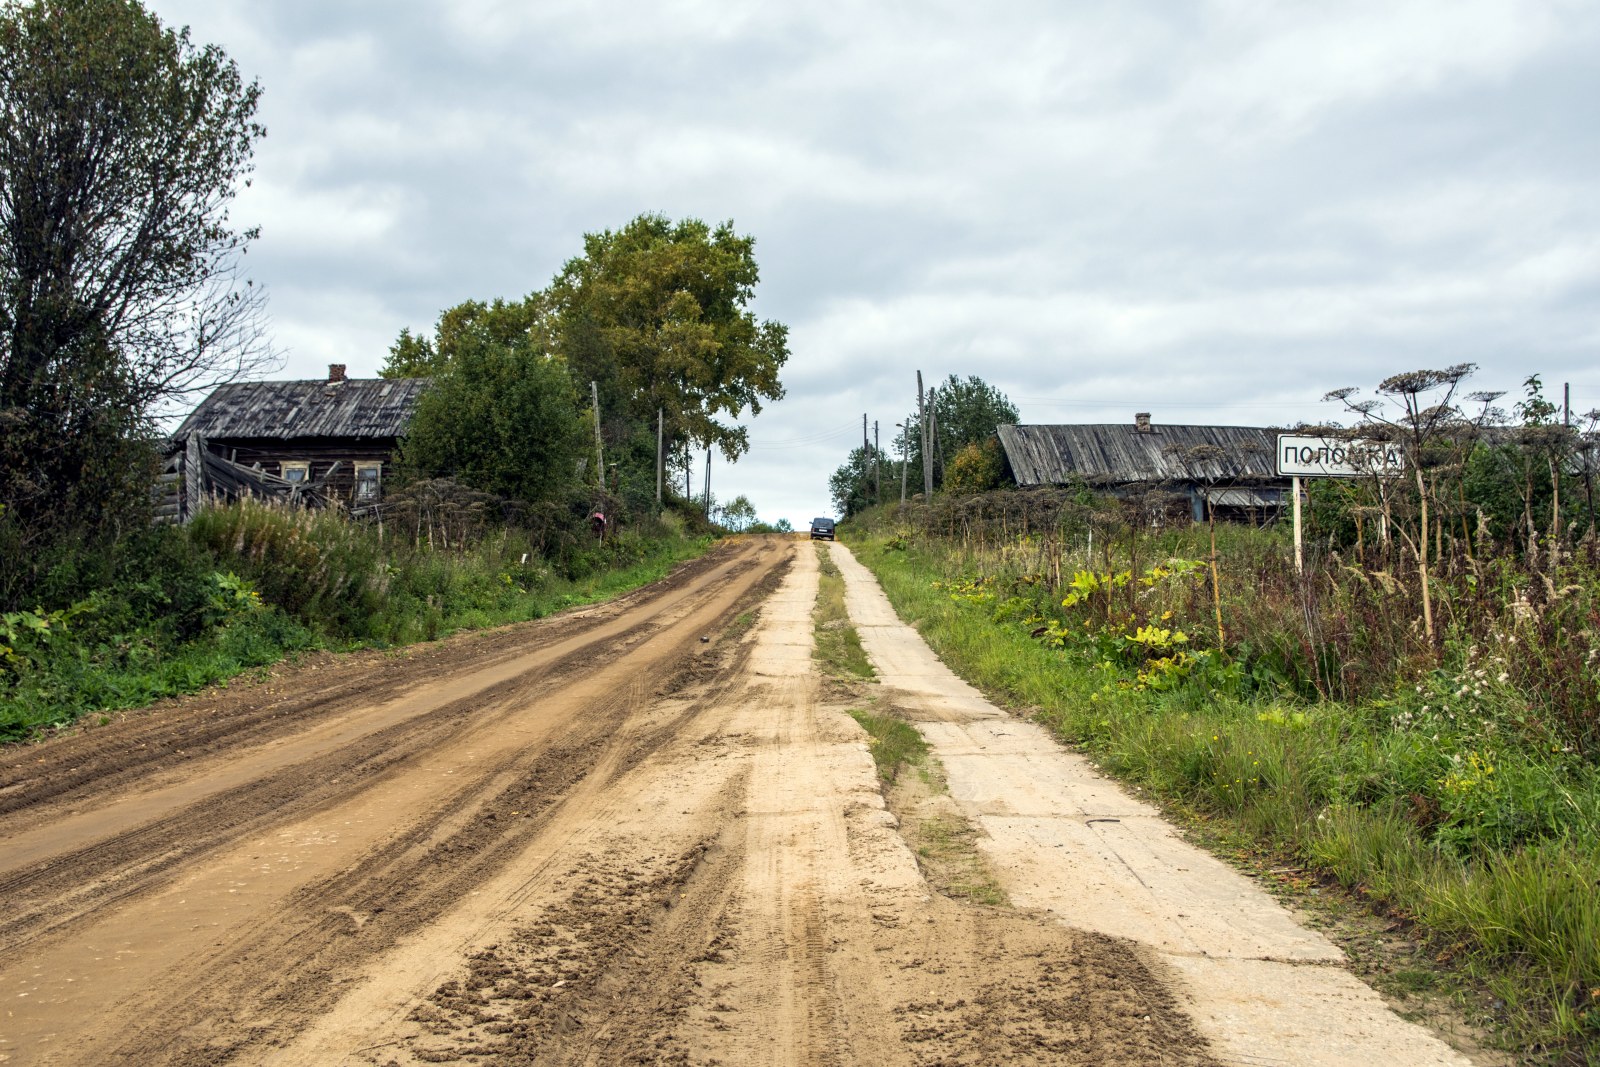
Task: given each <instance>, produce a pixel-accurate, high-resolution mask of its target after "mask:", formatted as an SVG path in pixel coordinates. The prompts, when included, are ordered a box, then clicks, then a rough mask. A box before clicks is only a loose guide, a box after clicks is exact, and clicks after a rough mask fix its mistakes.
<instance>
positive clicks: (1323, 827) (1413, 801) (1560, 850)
mask: <svg viewBox="0 0 1600 1067" xmlns="http://www.w3.org/2000/svg"><path fill="white" fill-rule="evenodd" d="M845 532H846V536H847V537H849V539H850V542H851V545H852V548H853V549H854V550H855V551H856V553H857V555H858V557H859V558H860V559H861V560H862V561H863V562H864V563H865V564H866V565H867V566H869V567H870V568H871V569H872V570H873V571H874V573H875V574H876V575H877V576H878V578H879V580H880V582H881V583H882V585H883V587H884V589H885V591H886V592H887V593H888V595H889V597H890V599H891V601H893V603H894V604H895V606H896V609H897V610H898V611H899V612H900V614H901V616H902V617H903V618H905V619H906V620H907V621H909V622H912V623H914V624H915V625H916V626H917V628H918V629H919V630H920V631H921V632H922V634H923V635H924V636H925V637H926V638H927V640H928V641H929V643H930V644H931V645H932V646H933V647H934V648H935V650H936V651H938V652H939V654H940V655H941V657H943V658H945V659H946V661H947V662H949V663H950V664H951V666H952V667H953V668H954V669H956V670H957V671H958V672H959V673H961V674H962V675H963V676H964V677H966V678H967V679H968V680H969V681H972V682H973V683H974V684H976V685H979V686H980V687H982V688H984V689H985V690H986V691H988V692H989V693H991V694H992V695H994V696H996V697H998V698H999V699H1000V700H1001V701H1002V702H1004V703H1006V704H1008V705H1010V706H1012V707H1014V708H1019V709H1026V710H1028V711H1030V712H1032V713H1033V714H1035V715H1036V716H1037V717H1038V718H1039V719H1040V720H1041V721H1043V722H1045V723H1046V724H1048V725H1049V726H1050V727H1052V728H1053V729H1054V730H1055V731H1056V732H1057V733H1058V734H1059V735H1060V736H1061V737H1063V738H1064V739H1066V740H1068V741H1071V742H1073V743H1075V744H1078V745H1080V746H1082V747H1084V748H1085V749H1087V750H1088V751H1090V752H1091V753H1093V754H1094V755H1095V757H1096V759H1097V760H1098V762H1100V764H1101V765H1102V766H1103V767H1105V768H1106V769H1107V770H1108V771H1110V772H1112V773H1115V774H1117V775H1119V776H1122V777H1124V778H1126V779H1128V780H1130V781H1134V782H1138V783H1140V784H1141V785H1143V786H1145V787H1147V788H1149V789H1151V790H1152V791H1154V792H1155V793H1157V794H1159V795H1160V796H1162V797H1165V798H1166V799H1167V800H1168V801H1169V802H1171V803H1174V804H1176V805H1177V806H1178V807H1180V808H1181V809H1184V810H1187V811H1190V812H1192V813H1195V814H1196V815H1197V816H1198V817H1200V818H1203V819H1205V820H1207V821H1208V822H1209V823H1211V824H1212V825H1213V826H1215V827H1220V828H1226V832H1228V833H1231V834H1234V835H1238V836H1239V837H1240V838H1241V839H1244V840H1248V841H1251V842H1254V843H1255V844H1256V846H1258V847H1260V848H1263V849H1266V850H1269V851H1270V852H1272V853H1275V854H1279V855H1292V856H1295V857H1298V860H1297V862H1300V863H1303V864H1305V865H1307V866H1308V867H1310V868H1312V869H1315V870H1319V871H1321V872H1324V873H1325V874H1326V875H1327V876H1329V877H1332V878H1336V879H1337V880H1339V881H1340V882H1342V883H1343V884H1345V885H1347V886H1349V887H1351V888H1352V889H1354V890H1356V891H1358V892H1359V893H1361V894H1363V895H1365V896H1366V897H1368V898H1369V899H1371V900H1372V901H1374V902H1375V903H1377V904H1379V905H1381V906H1382V907H1384V908H1387V909H1389V910H1390V911H1391V912H1393V913H1395V914H1398V915H1402V916H1405V917H1407V918H1410V919H1413V920H1415V921H1416V922H1417V923H1418V924H1420V927H1421V929H1423V930H1424V931H1427V932H1429V933H1430V934H1431V935H1432V936H1433V937H1434V938H1435V939H1436V940H1437V943H1438V944H1440V945H1449V946H1462V947H1461V948H1460V951H1461V952H1462V953H1463V954H1464V956H1463V958H1464V960H1465V966H1466V967H1467V968H1468V970H1469V971H1470V972H1471V973H1473V974H1476V975H1478V976H1480V977H1482V978H1484V979H1485V980H1486V981H1489V982H1491V983H1492V984H1493V985H1494V986H1495V988H1496V989H1497V991H1498V993H1499V995H1500V998H1501V999H1502V1000H1503V1001H1504V1002H1505V1005H1506V1006H1505V1008H1504V1010H1503V1012H1502V1014H1501V1017H1500V1018H1499V1019H1498V1020H1497V1024H1498V1025H1500V1026H1502V1027H1504V1028H1505V1032H1506V1033H1507V1034H1508V1035H1509V1037H1508V1040H1512V1041H1515V1042H1518V1043H1520V1046H1521V1047H1522V1049H1523V1051H1524V1052H1525V1053H1527V1054H1528V1055H1529V1056H1530V1057H1533V1058H1541V1057H1542V1058H1544V1059H1547V1060H1548V1061H1550V1062H1556V1061H1560V1060H1563V1059H1570V1060H1573V1061H1574V1062H1594V1061H1595V1060H1596V1059H1597V1057H1600V1053H1597V1051H1596V1049H1597V1048H1600V936H1597V934H1600V925H1597V924H1600V892H1597V891H1596V888H1595V887H1596V886H1600V769H1597V768H1596V766H1595V764H1594V763H1593V762H1592V761H1590V760H1588V759H1586V758H1585V757H1584V755H1583V753H1582V752H1580V751H1577V750H1576V748H1575V747H1574V746H1573V745H1571V744H1570V743H1563V742H1562V741H1561V740H1560V739H1559V737H1556V736H1553V735H1552V734H1551V732H1550V731H1549V730H1548V729H1546V728H1545V726H1544V725H1543V724H1541V723H1538V722H1532V723H1530V717H1529V715H1528V714H1527V709H1528V708H1529V707H1530V706H1533V705H1536V703H1537V701H1536V700H1533V699H1529V695H1528V694H1527V693H1526V692H1525V691H1523V690H1522V689H1520V688H1519V687H1518V685H1517V684H1516V681H1515V679H1514V678H1513V677H1511V675H1510V672H1509V671H1502V672H1499V673H1503V674H1506V675H1507V677H1506V678H1505V679H1500V677H1499V674H1495V675H1490V674H1489V673H1488V672H1487V670H1485V669H1484V668H1482V667H1477V666H1471V664H1472V662H1474V661H1472V660H1471V659H1469V658H1467V656H1466V653H1465V651H1462V652H1461V653H1459V658H1458V659H1457V661H1456V662H1455V663H1453V664H1452V665H1451V666H1449V667H1444V666H1437V667H1430V668H1428V669H1427V670H1426V671H1424V673H1423V675H1422V676H1421V679H1420V680H1418V678H1417V676H1415V675H1410V676H1408V675H1406V674H1404V673H1403V672H1400V671H1398V670H1397V671H1396V672H1395V673H1394V674H1392V675H1391V676H1390V680H1389V685H1388V686H1387V688H1386V689H1384V690H1381V691H1380V692H1381V695H1374V696H1371V697H1369V698H1366V699H1358V700H1353V701H1336V700H1333V699H1328V698H1323V697H1320V696H1319V695H1318V690H1317V686H1316V685H1315V684H1314V676H1315V671H1316V670H1317V669H1319V668H1315V667H1312V666H1311V664H1312V663H1313V660H1311V659H1308V658H1306V656H1305V650H1304V647H1303V646H1304V645H1308V644H1310V642H1309V641H1306V640H1304V639H1303V638H1302V639H1301V640H1300V641H1298V642H1296V641H1290V640H1288V639H1287V638H1280V639H1279V640H1281V641H1282V647H1280V648H1278V649H1276V651H1274V652H1270V653H1269V652H1268V651H1266V650H1264V649H1262V648H1261V647H1257V648H1255V649H1253V650H1250V651H1249V652H1248V654H1247V655H1239V656H1236V657H1233V658H1230V657H1228V656H1216V657H1213V658H1212V659H1210V660H1209V661H1207V660H1204V659H1200V660H1197V661H1196V662H1195V664H1194V665H1192V666H1191V668H1190V669H1189V670H1188V672H1187V673H1186V674H1185V675H1184V676H1183V677H1181V678H1179V679H1177V681H1176V682H1175V683H1174V684H1171V685H1165V684H1160V683H1162V678H1161V677H1159V676H1157V677H1155V678H1152V675H1151V666H1150V665H1151V663H1152V662H1153V660H1152V659H1151V658H1150V652H1149V650H1148V649H1147V648H1146V647H1145V646H1143V645H1139V644H1137V643H1134V644H1135V648H1134V651H1133V653H1131V654H1130V653H1129V652H1128V651H1127V650H1126V649H1123V648H1121V647H1119V646H1117V644H1116V643H1115V641H1112V642H1110V643H1109V644H1108V643H1107V640H1106V639H1105V636H1104V632H1103V628H1102V627H1101V626H1100V625H1098V624H1097V625H1094V626H1091V627H1089V629H1090V630H1091V631H1093V632H1094V633H1095V634H1098V636H1097V637H1093V636H1091V637H1083V636H1079V634H1078V633H1077V632H1076V631H1078V630H1082V629H1083V627H1082V626H1081V613H1082V611H1083V610H1084V609H1085V604H1078V605H1074V606H1073V607H1072V608H1070V609H1063V608H1062V607H1061V606H1060V604H1059V601H1060V600H1061V599H1064V597H1063V596H1062V595H1061V590H1060V589H1056V590H1055V591H1053V592H1041V590H1048V589H1049V587H1050V585H1051V583H1050V582H1048V581H1046V580H1045V579H1044V578H1043V577H1042V576H1041V573H1040V571H1039V570H1037V569H1035V568H1036V566H1037V563H1038V561H1039V559H1041V558H1045V557H1042V556H1041V554H1040V553H1039V552H1038V551H1037V549H1036V547H1035V548H1028V547H1023V548H1022V549H1021V550H1018V549H1017V548H1016V547H1012V548H1011V549H1009V550H1008V551H1000V550H999V549H996V550H994V551H992V552H988V553H980V552H978V551H976V550H975V548H974V546H973V545H972V544H971V543H970V542H969V543H967V544H962V543H961V542H960V541H958V540H954V539H942V538H930V537H926V536H922V537H918V536H914V535H908V534H907V533H906V532H905V531H900V532H898V533H895V532H893V531H874V532H870V533H867V532H864V531H863V530H862V529H861V527H860V526H857V527H856V528H855V529H849V528H847V529H846V531H845ZM1224 541H1225V542H1227V543H1225V544H1224V545H1223V555H1224V558H1223V561H1222V571H1223V575H1224V582H1225V583H1226V582H1228V581H1229V580H1230V578H1231V581H1232V583H1233V585H1234V589H1233V590H1232V591H1231V592H1230V593H1229V595H1228V596H1227V597H1226V598H1225V610H1224V622H1225V625H1226V626H1227V627H1228V629H1229V630H1230V633H1232V634H1237V635H1239V636H1238V638H1237V639H1238V640H1240V641H1241V642H1243V641H1247V640H1252V639H1254V640H1256V641H1263V642H1264V641H1266V640H1272V638H1271V636H1270V635H1271V634H1272V633H1274V632H1276V633H1280V634H1288V633H1292V620H1291V621H1289V622H1286V621H1285V620H1284V619H1283V618H1282V617H1281V616H1274V617H1272V619H1271V621H1270V623H1268V624H1266V625H1257V626H1256V627H1255V629H1254V630H1252V628H1251V624H1250V623H1249V621H1248V619H1247V618H1246V616H1247V613H1249V612H1252V611H1253V612H1257V613H1259V614H1261V615H1263V616H1266V615H1268V614H1269V612H1268V608H1267V607H1266V606H1264V605H1263V604H1262V603H1260V601H1261V599H1262V598H1263V597H1268V596H1270V591H1271V588H1272V584H1273V583H1274V582H1275V581H1277V579H1276V578H1274V577H1273V574H1272V572H1271V570H1270V568H1267V569H1266V574H1265V576H1264V577H1263V576H1262V575H1261V573H1260V572H1254V573H1253V572H1252V571H1251V570H1250V569H1249V564H1248V563H1247V562H1241V561H1249V560H1251V559H1252V555H1254V557H1255V559H1256V562H1257V563H1258V564H1259V563H1260V561H1261V560H1263V559H1270V558H1271V557H1272V555H1273V554H1274V551H1275V548H1274V546H1275V544H1276V543H1277V542H1276V540H1275V535H1274V534H1272V533H1270V532H1262V531H1250V530H1232V531H1228V533H1227V534H1226V535H1225V537H1224ZM1156 547H1157V546H1153V545H1152V546H1147V549H1152V550H1153V549H1155V548H1156ZM1160 547H1161V549H1162V550H1167V549H1172V548H1178V549H1180V550H1182V549H1184V548H1185V546H1184V545H1182V544H1175V543H1172V542H1168V543H1166V544H1165V545H1163V546H1160ZM1187 547H1188V548H1190V549H1191V550H1192V549H1193V547H1195V546H1193V545H1192V544H1191V545H1189V546H1187ZM1161 556H1162V551H1151V552H1150V554H1148V555H1147V556H1146V559H1147V560H1159V559H1160V558H1161ZM980 557H982V558H980ZM1083 562H1084V563H1087V562H1088V560H1084V561H1083ZM1073 563H1074V561H1073V560H1072V558H1071V554H1070V552H1069V553H1068V559H1067V566H1066V567H1065V568H1064V570H1065V574H1067V575H1070V574H1071V573H1072V572H1073ZM1191 582H1192V583H1193V586H1194V587H1198V589H1199V592H1200V593H1202V594H1203V593H1206V592H1207V590H1206V589H1205V587H1204V585H1203V577H1202V578H1200V579H1192V578H1191V579H1184V580H1180V581H1178V582H1176V583H1174V582H1170V581H1166V580H1162V581H1158V582H1156V583H1154V584H1152V585H1149V586H1143V587H1139V586H1137V585H1136V584H1135V583H1134V582H1130V583H1129V585H1131V586H1134V588H1135V590H1136V591H1135V592H1134V593H1133V594H1132V595H1133V597H1134V599H1133V601H1132V605H1133V608H1134V611H1135V613H1136V615H1137V616H1138V617H1139V618H1140V619H1141V620H1144V621H1145V622H1149V620H1152V619H1154V620H1160V619H1161V617H1162V616H1163V615H1164V614H1165V613H1166V612H1168V611H1172V612H1174V614H1173V615H1172V616H1171V617H1170V618H1168V619H1167V620H1166V622H1164V623H1159V625H1161V626H1165V627H1168V628H1177V627H1179V626H1186V627H1187V628H1188V629H1189V630H1191V631H1192V633H1193V634H1194V642H1193V643H1194V644H1195V645H1203V644H1204V643H1205V640H1206V637H1205V634H1206V627H1205V625H1204V620H1205V618H1206V616H1207V615H1209V614H1210V611H1209V608H1210V604H1209V598H1208V597H1207V596H1195V595H1194V592H1195V590H1194V588H1191V586H1190V585H1189V584H1187V583H1191ZM1128 588H1129V586H1123V587H1120V588H1118V589H1115V590H1113V591H1112V595H1114V596H1121V594H1122V593H1123V592H1124V591H1125V590H1126V589H1128ZM1224 588H1226V586H1225V587H1224ZM1190 598H1192V599H1193V600H1194V601H1195V605H1198V604H1204V605H1205V607H1206V609H1207V610H1206V611H1205V612H1199V611H1198V610H1197V608H1196V606H1195V605H1187V606H1186V601H1187V600H1188V599H1190ZM1046 601H1054V602H1055V604H1056V607H1055V609H1054V610H1055V612H1056V614H1055V615H1054V616H1050V615H1049V614H1048V610H1047V608H1048V605H1047V604H1046V603H1045V602H1046ZM1124 606H1126V605H1124ZM1087 608H1088V610H1090V611H1093V610H1095V606H1094V604H1093V603H1092V602H1089V603H1088V604H1087ZM1186 611H1187V612H1190V613H1191V614H1190V615H1188V616H1185V615H1184V614H1183V613H1184V612H1186ZM1196 616H1197V617H1196ZM1042 619H1043V620H1046V621H1041V620H1042ZM1191 623H1193V625H1190V624H1191ZM1052 625H1053V626H1054V627H1055V629H1052ZM1056 630H1060V631H1063V632H1065V633H1067V634H1068V636H1064V637H1060V638H1056V639H1052V638H1053V636H1054V634H1055V632H1056ZM1263 632H1264V633H1266V634H1267V635H1268V638H1266V639H1263V638H1262V637H1260V636H1259V635H1260V634H1261V633H1263ZM1230 640H1234V638H1233V637H1230ZM1297 647H1298V648H1299V651H1298V652H1297ZM1274 657H1277V658H1274ZM1297 657H1298V658H1297ZM1251 662H1253V663H1254V666H1255V669H1256V670H1257V671H1258V674H1257V675H1255V676H1252V675H1251V674H1250V673H1249V672H1248V670H1246V669H1243V668H1242V667H1241V663H1244V664H1249V663H1251ZM1295 662H1298V663H1299V664H1300V665H1301V666H1302V668H1303V673H1302V674H1300V675H1298V676H1297V675H1296V674H1295V673H1294V672H1293V671H1291V670H1289V669H1288V667H1287V666H1285V664H1292V663H1295ZM1480 670H1483V671H1484V673H1483V675H1481V676H1479V675H1478V674H1477V672H1478V671H1480ZM1326 678H1327V675H1326V674H1325V675H1324V681H1326ZM1474 686H1476V692H1475V691H1474ZM1463 690H1465V692H1463Z"/></svg>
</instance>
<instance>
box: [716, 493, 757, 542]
mask: <svg viewBox="0 0 1600 1067" xmlns="http://www.w3.org/2000/svg"><path fill="white" fill-rule="evenodd" d="M718 514H719V516H720V518H721V523H722V525H723V526H724V527H726V528H727V529H729V530H732V531H733V532H734V533H739V532H741V531H744V530H751V529H753V528H754V527H755V526H756V525H757V523H756V506H755V505H754V504H752V503H750V498H749V497H746V496H743V495H741V496H736V497H734V498H733V501H732V502H731V503H729V504H725V505H723V506H722V507H721V508H719V509H718Z"/></svg>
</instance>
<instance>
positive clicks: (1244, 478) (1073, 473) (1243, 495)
mask: <svg viewBox="0 0 1600 1067" xmlns="http://www.w3.org/2000/svg"><path fill="white" fill-rule="evenodd" d="M997 432H998V434H999V437H1000V445H1001V447H1002V448H1003V449H1004V450H1005V457H1006V463H1007V466H1008V467H1009V469H1010V472H1011V476H1012V478H1014V479H1015V480H1016V483H1017V484H1018V485H1019V486H1022V487H1024V488H1026V487H1028V486H1036V485H1067V484H1072V483H1075V482H1077V483H1082V484H1084V485H1087V486H1089V487H1090V488H1092V489H1096V490H1100V491H1104V492H1110V493H1116V494H1126V493H1129V492H1133V491H1138V490H1146V489H1161V490H1165V491H1167V492H1170V493H1173V494H1175V495H1181V496H1185V497H1187V498H1188V501H1189V505H1190V507H1191V509H1192V512H1193V515H1194V518H1195V519H1196V521H1200V520H1202V519H1204V517H1205V514H1206V506H1207V503H1208V502H1209V504H1210V506H1211V507H1212V509H1214V510H1215V511H1216V512H1217V513H1218V514H1219V515H1226V516H1227V517H1229V518H1239V519H1254V520H1256V521H1260V520H1262V519H1264V518H1268V517H1270V516H1271V515H1273V514H1275V513H1276V512H1277V510H1278V509H1279V508H1280V507H1282V506H1283V505H1284V504H1285V503H1287V502H1288V499H1289V496H1288V480H1287V479H1285V478H1281V477H1279V476H1278V474H1277V473H1276V468H1275V465H1274V455H1273V448H1274V444H1275V440H1276V436H1275V431H1272V430H1268V429H1264V428H1261V427H1255V426H1169V425H1161V424H1157V423H1153V422H1152V421H1151V420H1150V416H1149V414H1148V413H1146V412H1140V413H1139V414H1137V415H1136V416H1134V421H1133V422H1131V423H1100V424H1080V425H1055V426H1042V425H1032V426H1000V427H998V428H997Z"/></svg>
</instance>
